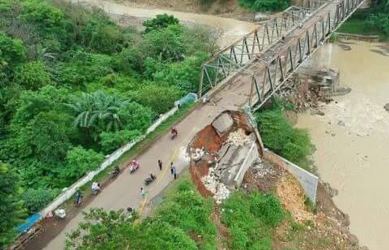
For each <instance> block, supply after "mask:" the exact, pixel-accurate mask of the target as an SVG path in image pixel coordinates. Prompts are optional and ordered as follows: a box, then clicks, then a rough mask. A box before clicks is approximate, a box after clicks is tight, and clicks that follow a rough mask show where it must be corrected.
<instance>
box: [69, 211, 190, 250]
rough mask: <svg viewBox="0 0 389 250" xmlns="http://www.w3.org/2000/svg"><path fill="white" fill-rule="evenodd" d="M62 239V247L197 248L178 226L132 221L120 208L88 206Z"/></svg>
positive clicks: (100, 249)
mask: <svg viewBox="0 0 389 250" xmlns="http://www.w3.org/2000/svg"><path fill="white" fill-rule="evenodd" d="M84 216H85V222H83V223H81V225H80V226H79V227H78V229H77V230H75V231H74V232H72V233H71V234H70V235H69V236H68V238H67V240H66V249H85V250H86V249H97V250H106V249H112V250H113V249H188V250H189V249H197V247H196V243H195V242H194V241H193V240H192V239H191V238H190V237H189V236H188V235H186V234H185V233H184V232H183V231H182V230H180V229H179V228H175V227H173V226H171V225H169V224H168V223H166V222H162V221H159V220H146V221H145V222H142V223H140V224H134V220H135V219H136V218H137V216H133V217H130V216H128V214H126V213H125V212H124V211H123V210H119V211H104V210H103V209H92V210H90V211H89V212H87V213H85V214H84Z"/></svg>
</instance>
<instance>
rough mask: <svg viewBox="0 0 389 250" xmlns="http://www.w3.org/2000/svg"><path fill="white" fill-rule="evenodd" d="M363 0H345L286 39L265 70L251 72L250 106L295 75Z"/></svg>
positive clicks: (253, 106) (262, 100)
mask: <svg viewBox="0 0 389 250" xmlns="http://www.w3.org/2000/svg"><path fill="white" fill-rule="evenodd" d="M363 1H364V0H342V1H339V2H336V5H335V6H334V8H333V9H331V10H329V11H328V12H326V13H325V14H324V15H321V16H320V18H318V19H317V20H316V21H315V22H314V23H313V24H312V25H310V26H309V27H308V28H306V29H305V32H302V33H301V35H300V36H299V37H295V38H293V39H292V40H290V41H288V42H287V44H288V45H287V46H285V49H283V50H281V51H279V52H278V53H277V54H276V55H275V56H274V57H273V58H271V59H270V60H269V61H267V62H266V61H265V62H264V61H263V60H261V61H259V60H258V62H257V63H261V64H264V65H263V67H260V68H261V69H262V70H260V71H258V72H254V73H253V75H252V87H251V93H250V99H249V105H250V107H251V108H252V110H253V111H256V110H258V109H259V108H260V107H261V106H262V105H263V104H264V103H265V102H266V101H267V100H268V99H269V98H270V97H271V96H272V95H273V94H274V93H275V92H276V91H277V90H278V89H279V88H280V87H281V86H282V85H283V84H284V82H285V81H286V80H287V79H288V78H289V77H290V76H291V75H292V74H293V72H294V71H295V70H296V69H297V68H298V67H299V66H300V65H301V64H302V63H303V62H304V60H306V59H307V58H308V57H309V56H310V55H311V54H313V53H314V52H315V51H316V50H317V49H318V48H319V47H320V46H321V45H323V44H324V42H325V41H326V40H327V39H328V38H329V37H330V36H331V34H332V32H334V31H335V30H336V29H337V28H339V26H340V25H341V24H342V23H343V22H344V21H345V20H346V19H347V18H348V17H349V16H350V15H351V14H352V13H353V12H354V11H355V10H356V9H357V8H358V7H359V6H360V5H361V4H362V3H363Z"/></svg>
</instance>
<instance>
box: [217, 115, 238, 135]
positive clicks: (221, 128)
mask: <svg viewBox="0 0 389 250" xmlns="http://www.w3.org/2000/svg"><path fill="white" fill-rule="evenodd" d="M233 124H234V120H233V119H232V117H231V116H230V115H229V114H228V113H223V114H222V115H220V116H219V117H218V118H217V119H216V120H215V121H213V122H212V127H214V128H215V129H216V132H217V133H218V134H219V135H223V134H224V133H226V132H228V131H229V130H230V129H231V127H232V125H233Z"/></svg>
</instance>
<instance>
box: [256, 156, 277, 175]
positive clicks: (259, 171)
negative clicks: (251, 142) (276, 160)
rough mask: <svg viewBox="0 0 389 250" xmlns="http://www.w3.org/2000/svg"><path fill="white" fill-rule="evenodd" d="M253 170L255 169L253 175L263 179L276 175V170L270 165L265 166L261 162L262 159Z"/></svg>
mask: <svg viewBox="0 0 389 250" xmlns="http://www.w3.org/2000/svg"><path fill="white" fill-rule="evenodd" d="M252 169H253V174H254V175H255V177H257V178H263V177H266V176H268V175H274V174H275V171H274V169H273V168H270V167H269V165H265V164H263V162H262V161H261V159H260V158H259V159H258V160H257V162H255V164H254V165H253V166H252Z"/></svg>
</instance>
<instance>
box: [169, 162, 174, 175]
mask: <svg viewBox="0 0 389 250" xmlns="http://www.w3.org/2000/svg"><path fill="white" fill-rule="evenodd" d="M173 168H174V166H173V162H170V173H171V174H172V175H173Z"/></svg>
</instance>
